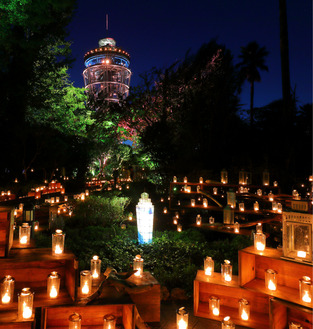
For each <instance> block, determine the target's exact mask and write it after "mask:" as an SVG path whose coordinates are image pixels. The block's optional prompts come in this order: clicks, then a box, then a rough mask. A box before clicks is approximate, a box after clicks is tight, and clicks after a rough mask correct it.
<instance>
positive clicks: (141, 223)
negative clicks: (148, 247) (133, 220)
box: [136, 192, 154, 243]
mask: <svg viewBox="0 0 313 329" xmlns="http://www.w3.org/2000/svg"><path fill="white" fill-rule="evenodd" d="M153 212H154V206H153V204H152V203H151V199H149V194H148V193H145V192H144V193H142V194H141V198H140V199H139V202H138V204H137V206H136V214H137V229H138V241H139V243H150V242H152V232H153Z"/></svg>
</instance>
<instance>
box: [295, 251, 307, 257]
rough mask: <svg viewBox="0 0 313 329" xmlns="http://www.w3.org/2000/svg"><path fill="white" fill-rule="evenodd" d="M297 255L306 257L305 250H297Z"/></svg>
mask: <svg viewBox="0 0 313 329" xmlns="http://www.w3.org/2000/svg"><path fill="white" fill-rule="evenodd" d="M297 257H300V258H305V257H306V252H305V251H302V250H299V251H298V252H297Z"/></svg>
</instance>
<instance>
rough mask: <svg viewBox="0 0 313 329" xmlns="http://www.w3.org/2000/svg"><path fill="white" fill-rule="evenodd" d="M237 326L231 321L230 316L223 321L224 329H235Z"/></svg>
mask: <svg viewBox="0 0 313 329" xmlns="http://www.w3.org/2000/svg"><path fill="white" fill-rule="evenodd" d="M234 328H235V324H234V323H233V322H232V321H231V319H230V317H229V316H226V317H225V318H224V319H223V321H222V329H234Z"/></svg>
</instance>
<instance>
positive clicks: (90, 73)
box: [83, 38, 131, 109]
mask: <svg viewBox="0 0 313 329" xmlns="http://www.w3.org/2000/svg"><path fill="white" fill-rule="evenodd" d="M129 59H130V56H129V54H128V53H127V52H126V51H125V50H123V49H121V48H119V47H116V42H115V40H114V39H112V38H105V39H101V40H99V47H98V48H96V49H93V50H90V51H88V52H87V53H86V54H85V56H84V61H85V67H86V69H85V70H84V72H83V76H84V83H85V88H86V91H87V93H88V100H89V104H91V105H92V106H94V108H95V109H97V108H99V106H100V104H102V103H103V101H109V102H118V101H119V99H120V98H126V97H127V96H128V92H129V83H130V77H131V71H130V69H129V68H128V67H129V64H130V61H129Z"/></svg>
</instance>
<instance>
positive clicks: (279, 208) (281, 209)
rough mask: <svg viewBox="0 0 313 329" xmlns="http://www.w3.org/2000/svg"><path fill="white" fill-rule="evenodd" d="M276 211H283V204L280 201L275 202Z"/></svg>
mask: <svg viewBox="0 0 313 329" xmlns="http://www.w3.org/2000/svg"><path fill="white" fill-rule="evenodd" d="M277 212H278V213H279V214H281V213H282V212H283V206H282V204H281V203H277Z"/></svg>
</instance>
